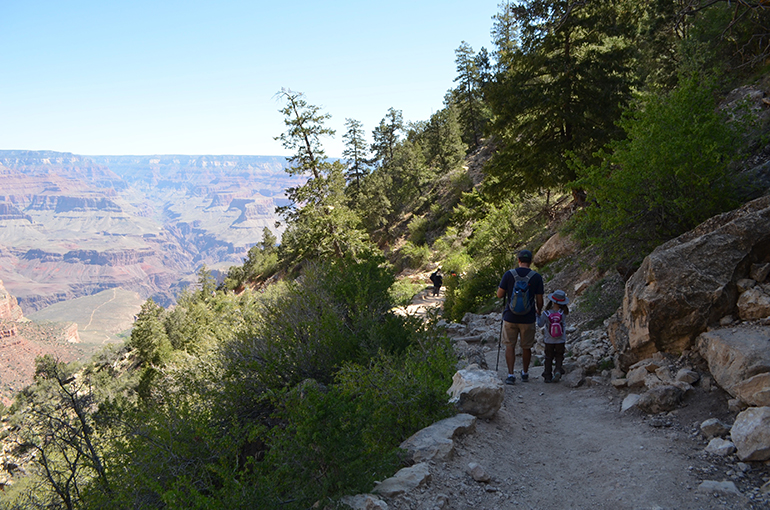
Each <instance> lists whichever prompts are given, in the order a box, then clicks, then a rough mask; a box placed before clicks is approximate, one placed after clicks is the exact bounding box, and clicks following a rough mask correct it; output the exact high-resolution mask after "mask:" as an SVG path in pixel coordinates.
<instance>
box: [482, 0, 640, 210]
mask: <svg viewBox="0 0 770 510" xmlns="http://www.w3.org/2000/svg"><path fill="white" fill-rule="evenodd" d="M618 3H619V2H618V0H612V1H599V0H591V1H586V2H574V1H566V0H558V1H557V0H528V1H522V2H519V3H518V4H516V5H514V6H511V5H509V4H505V8H506V11H505V14H506V19H507V18H508V17H513V20H508V21H509V22H511V23H513V24H514V25H515V26H516V27H517V32H516V40H518V41H519V42H520V46H519V47H518V48H515V49H512V50H511V49H510V47H509V46H510V45H509V46H505V47H504V49H503V51H501V52H499V53H498V59H499V61H500V62H501V63H502V67H501V69H502V71H501V72H500V73H498V76H497V80H496V82H495V83H494V84H491V85H490V86H489V87H488V89H487V97H486V98H487V100H488V102H489V104H490V107H491V109H492V113H493V121H492V122H491V128H490V130H491V132H492V134H494V135H495V136H496V137H497V139H498V140H499V142H500V148H499V150H498V152H497V153H496V154H495V156H494V157H493V159H492V161H491V164H489V165H488V167H487V171H488V179H487V182H486V190H487V191H488V192H489V193H490V194H491V195H492V196H497V197H503V196H508V195H509V193H510V192H511V191H537V190H541V189H551V188H554V187H559V186H563V185H566V184H567V183H569V182H571V181H573V180H574V178H575V173H574V170H573V168H572V167H571V166H570V165H568V164H567V160H568V155H569V154H575V155H577V156H578V157H579V158H581V159H583V160H586V161H592V158H593V154H594V153H595V152H596V151H598V150H599V148H600V147H602V146H603V145H604V144H606V143H607V142H609V141H610V140H612V139H614V138H615V137H618V136H621V135H622V132H621V131H620V130H619V128H618V127H617V125H616V122H617V121H618V119H619V118H620V115H621V112H622V110H623V108H624V107H625V106H626V105H627V104H628V102H629V100H630V96H631V86H632V84H633V80H632V75H631V69H630V65H631V63H632V60H631V59H632V56H633V51H632V48H631V47H630V44H629V39H628V38H627V36H628V30H629V29H630V24H629V23H627V21H628V20H627V19H625V18H624V17H623V16H622V14H624V12H623V11H622V10H619V9H617V8H616V7H617V4H618Z"/></svg>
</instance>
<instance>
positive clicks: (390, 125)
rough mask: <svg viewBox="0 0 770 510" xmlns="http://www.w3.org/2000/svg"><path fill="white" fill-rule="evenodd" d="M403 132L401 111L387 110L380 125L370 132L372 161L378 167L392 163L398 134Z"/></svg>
mask: <svg viewBox="0 0 770 510" xmlns="http://www.w3.org/2000/svg"><path fill="white" fill-rule="evenodd" d="M403 130H404V119H403V116H402V114H401V110H396V109H395V108H389V109H388V113H387V115H385V118H383V119H382V120H381V121H380V125H379V126H377V127H376V128H374V131H372V137H373V138H374V143H373V144H372V152H373V153H374V158H373V159H374V161H375V162H378V163H379V165H380V166H387V165H388V164H390V162H391V161H393V158H394V156H395V150H396V145H397V144H398V141H399V134H400V133H401V132H402V131H403Z"/></svg>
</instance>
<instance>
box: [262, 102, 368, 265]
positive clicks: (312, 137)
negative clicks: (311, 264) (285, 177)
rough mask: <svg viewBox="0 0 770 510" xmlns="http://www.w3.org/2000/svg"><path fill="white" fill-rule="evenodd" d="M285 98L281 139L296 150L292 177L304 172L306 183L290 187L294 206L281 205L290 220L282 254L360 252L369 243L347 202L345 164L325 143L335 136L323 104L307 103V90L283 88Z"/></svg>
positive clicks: (297, 256)
mask: <svg viewBox="0 0 770 510" xmlns="http://www.w3.org/2000/svg"><path fill="white" fill-rule="evenodd" d="M279 95H280V96H281V97H283V98H284V100H285V101H286V106H285V107H284V108H283V109H281V112H282V113H283V114H284V116H285V119H284V123H285V124H286V126H287V130H286V132H285V133H283V134H282V135H281V136H279V137H276V139H278V140H281V142H282V143H283V146H284V147H285V148H287V149H290V150H294V151H295V153H294V155H293V156H291V157H289V158H288V160H289V162H290V163H291V166H289V168H287V169H286V172H288V173H289V174H290V175H304V176H307V177H308V179H307V181H306V182H305V184H303V185H301V186H297V187H296V188H289V190H288V195H289V198H290V199H291V200H292V202H293V203H292V205H291V206H289V207H286V208H283V209H281V214H282V215H283V216H284V218H285V219H286V221H287V229H286V232H284V234H283V239H282V241H283V242H282V243H281V253H282V256H283V258H284V260H285V261H287V262H290V261H295V262H296V261H300V260H303V259H308V258H320V259H323V258H327V257H330V256H333V257H336V258H343V257H345V256H346V255H348V254H353V255H355V254H356V253H358V252H360V251H362V250H363V249H364V248H365V247H366V244H367V236H366V233H365V232H363V231H362V230H361V222H360V219H359V218H358V217H357V216H356V214H355V213H354V212H353V211H351V210H350V209H349V208H348V206H347V198H346V197H345V175H344V165H343V164H342V163H341V162H339V161H329V160H328V159H327V158H326V154H325V153H324V150H323V146H322V145H321V141H320V139H321V137H323V136H332V135H334V130H332V129H329V128H327V127H325V126H324V122H325V121H326V120H327V119H329V118H330V117H331V115H329V114H324V113H320V108H319V107H317V106H314V105H310V104H308V103H307V102H306V101H305V99H304V97H303V94H302V93H299V92H293V91H291V90H286V89H284V90H282V91H281V92H280V93H279Z"/></svg>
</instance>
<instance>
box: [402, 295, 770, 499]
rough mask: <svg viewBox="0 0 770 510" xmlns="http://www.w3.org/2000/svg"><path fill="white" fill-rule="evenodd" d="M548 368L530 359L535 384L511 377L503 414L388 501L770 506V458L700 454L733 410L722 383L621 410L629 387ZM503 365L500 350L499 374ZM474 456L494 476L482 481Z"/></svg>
mask: <svg viewBox="0 0 770 510" xmlns="http://www.w3.org/2000/svg"><path fill="white" fill-rule="evenodd" d="M417 301H419V302H420V303H422V298H420V299H418V300H417ZM496 355H497V350H496V348H491V349H489V350H488V351H487V352H486V357H487V363H488V365H489V367H490V368H491V369H494V367H495V360H496ZM519 362H520V359H519V358H517V370H519V369H520V367H519V366H518V363H519ZM542 370H543V369H542V367H531V368H530V381H529V382H527V383H523V382H521V380H520V379H517V382H516V384H515V385H514V386H508V385H506V386H505V400H504V402H503V406H502V408H501V409H500V411H499V412H498V413H497V415H496V416H495V417H494V418H492V419H491V420H478V422H477V426H476V432H475V433H473V434H470V435H468V436H465V437H464V438H461V439H459V440H458V441H457V449H456V454H455V456H454V457H453V458H452V459H451V460H450V461H448V462H442V463H439V464H438V465H435V466H433V467H432V469H431V473H432V479H431V480H430V482H429V483H428V484H427V485H426V486H425V487H423V488H420V489H417V490H416V491H414V492H412V493H410V494H407V495H405V496H400V497H398V498H396V499H394V500H392V501H388V504H389V508H390V509H407V508H409V509H434V508H440V509H471V508H472V509H474V510H483V509H488V510H492V509H507V508H511V509H513V508H516V509H518V508H524V509H536V510H540V509H607V510H610V509H612V510H616V509H619V510H622V509H629V510H641V509H649V510H652V509H655V510H662V509H672V510H673V509H678V510H701V509H717V508H719V509H724V508H741V509H743V508H745V509H760V508H770V505H769V504H768V499H767V497H766V496H763V495H762V494H760V493H758V491H756V490H755V489H756V488H758V487H759V486H761V485H762V484H763V483H764V482H765V481H766V479H767V478H768V475H770V468H769V467H768V466H767V465H766V464H764V463H747V464H746V465H747V466H748V471H747V472H746V473H745V474H744V473H743V472H742V471H741V468H742V467H743V465H739V464H738V460H737V459H735V458H734V457H732V458H728V459H724V458H721V457H718V458H717V457H715V456H711V455H708V454H705V453H703V449H704V447H705V445H706V442H705V440H704V438H703V437H701V435H700V434H699V433H698V432H697V425H698V424H699V423H701V422H702V421H703V420H705V419H707V418H709V417H710V416H719V415H720V412H721V410H723V409H726V405H725V404H724V397H723V396H722V395H720V392H719V390H716V391H707V390H704V389H700V388H697V389H695V390H693V391H692V392H691V393H692V394H691V395H690V396H689V397H688V398H687V399H686V401H685V404H686V405H685V406H683V407H682V408H680V409H677V410H675V411H673V412H671V413H668V414H666V415H658V416H646V415H643V414H641V412H639V411H627V412H626V413H621V412H620V406H621V403H622V399H623V397H624V394H623V393H621V392H619V391H618V390H616V389H615V388H613V387H611V386H608V385H595V386H581V387H578V388H569V387H568V386H567V385H566V384H564V382H560V383H553V384H545V383H544V382H543V379H542V377H541V374H542ZM505 372H506V369H505V363H504V361H503V360H502V358H501V363H500V369H499V370H498V374H499V376H500V377H501V379H502V378H503V377H504V376H505V375H506V374H505ZM719 417H721V416H719ZM470 463H476V464H478V465H480V466H481V467H482V468H483V470H484V471H486V473H487V474H488V475H489V476H490V477H491V480H490V481H489V482H487V483H484V482H477V481H475V480H474V479H473V478H472V477H471V476H470V474H469V468H468V465H469V464H470ZM704 480H713V481H717V482H721V481H723V480H729V481H733V482H734V483H735V485H736V486H737V488H738V489H739V490H740V491H741V492H742V494H741V495H731V494H727V493H713V492H702V491H699V490H698V488H699V486H700V484H701V482H703V481H704ZM751 496H753V499H752V498H751Z"/></svg>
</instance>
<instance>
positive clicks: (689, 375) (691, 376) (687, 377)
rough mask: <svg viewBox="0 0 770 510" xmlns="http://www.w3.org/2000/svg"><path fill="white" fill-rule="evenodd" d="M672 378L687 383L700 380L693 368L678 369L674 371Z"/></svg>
mask: <svg viewBox="0 0 770 510" xmlns="http://www.w3.org/2000/svg"><path fill="white" fill-rule="evenodd" d="M674 379H675V380H677V381H681V382H686V383H687V384H695V383H696V382H698V381H699V380H700V374H699V373H698V372H696V371H695V370H690V369H689V368H682V369H681V370H679V372H677V373H676V376H675V377H674Z"/></svg>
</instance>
